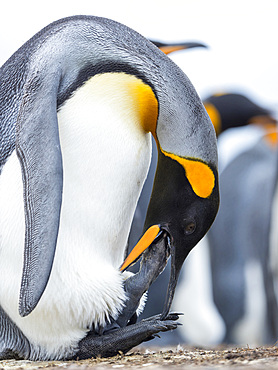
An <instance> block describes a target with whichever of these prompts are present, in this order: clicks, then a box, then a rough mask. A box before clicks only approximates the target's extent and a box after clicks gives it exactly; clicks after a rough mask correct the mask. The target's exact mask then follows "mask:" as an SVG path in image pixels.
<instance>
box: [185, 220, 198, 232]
mask: <svg viewBox="0 0 278 370" xmlns="http://www.w3.org/2000/svg"><path fill="white" fill-rule="evenodd" d="M195 229H196V224H195V222H193V221H190V222H189V223H188V224H187V225H186V226H185V229H184V233H185V234H186V235H190V234H192V233H194V231H195Z"/></svg>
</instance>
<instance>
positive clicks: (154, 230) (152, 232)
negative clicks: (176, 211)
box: [120, 225, 160, 271]
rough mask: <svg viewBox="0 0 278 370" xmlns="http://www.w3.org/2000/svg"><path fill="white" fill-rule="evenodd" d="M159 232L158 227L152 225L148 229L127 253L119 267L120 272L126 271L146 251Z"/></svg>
mask: <svg viewBox="0 0 278 370" xmlns="http://www.w3.org/2000/svg"><path fill="white" fill-rule="evenodd" d="M159 231H160V227H159V226H158V225H153V226H151V227H149V228H148V230H147V231H146V232H145V234H144V235H143V236H142V238H141V239H140V240H139V241H138V243H137V244H136V245H135V247H134V248H133V249H132V251H131V252H130V253H129V255H128V256H127V258H126V259H125V261H124V263H123V264H122V266H121V267H120V271H124V270H126V269H127V268H128V267H129V266H130V265H131V264H132V263H133V262H134V261H136V259H137V258H138V257H139V256H140V255H141V254H142V253H143V252H144V250H146V249H147V248H148V247H149V246H150V245H151V244H152V242H153V241H154V239H155V238H156V236H157V234H158V233H159Z"/></svg>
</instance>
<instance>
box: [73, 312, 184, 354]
mask: <svg viewBox="0 0 278 370" xmlns="http://www.w3.org/2000/svg"><path fill="white" fill-rule="evenodd" d="M178 318H179V314H177V313H171V314H169V315H168V316H167V318H166V319H165V320H160V315H156V316H153V317H150V318H147V319H144V320H142V321H140V322H138V323H136V324H133V325H128V326H126V327H124V328H119V329H114V330H111V331H110V332H107V333H106V334H104V335H101V336H99V335H96V334H95V333H92V332H90V333H89V334H88V335H87V337H85V338H83V339H82V340H81V341H80V342H79V350H78V352H77V353H76V355H75V356H74V358H73V359H75V360H77V359H79V360H85V359H87V358H91V357H95V358H96V357H111V356H116V355H117V354H119V353H126V352H128V351H129V350H130V349H131V348H133V347H135V346H137V345H139V344H140V343H142V342H146V341H148V340H151V339H153V338H154V337H155V335H156V334H157V333H159V332H161V331H168V330H173V329H176V328H177V326H178V325H181V324H180V323H178V322H177V320H178Z"/></svg>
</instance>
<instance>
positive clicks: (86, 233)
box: [57, 73, 151, 267]
mask: <svg viewBox="0 0 278 370" xmlns="http://www.w3.org/2000/svg"><path fill="white" fill-rule="evenodd" d="M115 77H116V76H113V74H110V73H109V74H104V75H97V76H94V77H92V78H91V79H90V80H88V81H87V82H86V83H85V84H84V85H82V86H81V87H80V88H79V89H78V90H76V91H75V92H74V94H73V95H72V96H71V98H70V99H69V100H67V101H66V102H65V103H64V104H63V105H62V107H61V108H60V110H59V112H58V124H59V134H60V143H61V149H62V156H63V176H64V188H63V201H62V210H61V221H60V231H59V238H58V245H57V248H59V241H61V242H62V240H63V239H64V238H65V239H66V240H67V241H69V235H70V242H71V244H72V246H73V249H74V248H75V247H74V245H75V244H77V245H78V248H79V246H80V245H81V244H82V248H83V249H84V255H86V252H88V253H89V254H91V253H93V255H94V259H95V260H96V261H97V260H99V259H100V258H104V259H105V261H106V262H108V261H109V260H110V263H112V264H113V265H114V266H115V267H119V266H120V264H121V262H122V260H123V253H124V249H125V247H126V243H127V239H128V234H129V230H130V227H131V222H132V218H133V214H134V211H135V208H136V204H137V201H138V197H139V195H140V192H141V190H142V186H143V183H144V181H145V178H146V175H147V172H148V168H149V164H150V157H151V141H150V134H147V133H146V131H145V129H144V127H143V125H142V114H141V112H139V111H138V108H137V107H138V106H137V105H136V100H135V99H134V96H132V95H131V94H129V93H128V91H127V89H126V84H125V83H123V81H122V80H119V78H115ZM66 236H67V237H66ZM66 244H68V242H67V243H66ZM67 248H68V246H67ZM85 249H88V250H90V251H88V250H87V251H86V252H85ZM97 257H98V258H97ZM88 258H89V256H88Z"/></svg>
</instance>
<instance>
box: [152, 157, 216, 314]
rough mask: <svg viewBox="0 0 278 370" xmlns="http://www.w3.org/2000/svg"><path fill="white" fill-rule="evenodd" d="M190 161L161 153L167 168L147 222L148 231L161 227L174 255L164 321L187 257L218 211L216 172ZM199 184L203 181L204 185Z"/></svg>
mask: <svg viewBox="0 0 278 370" xmlns="http://www.w3.org/2000/svg"><path fill="white" fill-rule="evenodd" d="M187 161H188V163H186V164H189V165H188V167H187V168H186V167H185V166H183V165H182V164H181V163H179V161H178V160H177V159H176V158H171V157H170V156H167V155H165V154H164V153H163V152H160V153H159V166H162V167H163V172H162V171H159V169H158V171H157V175H156V179H155V183H154V188H153V194H152V197H151V200H150V204H149V208H148V213H147V217H146V223H145V227H146V228H148V227H149V226H150V225H152V224H154V223H157V224H159V225H160V230H161V231H162V233H163V234H164V237H166V240H167V243H168V248H169V250H170V255H171V276H170V281H169V285H168V291H167V298H166V302H165V305H164V309H163V312H162V317H163V318H165V317H166V316H167V314H168V313H169V310H170V306H171V302H172V299H173V296H174V292H175V288H176V284H177V281H178V276H179V273H180V270H181V267H182V265H183V262H184V260H185V258H186V257H187V255H188V254H189V252H190V251H191V250H192V249H193V248H194V246H195V245H196V244H197V243H198V242H199V241H200V240H201V239H202V238H203V236H204V235H205V234H206V232H207V231H208V229H209V228H210V226H211V224H212V223H213V220H214V218H215V216H216V213H217V211H218V204H219V192H218V178H217V171H216V169H215V168H213V167H209V166H207V165H206V164H204V163H203V162H199V161H196V160H187V159H186V160H184V162H187ZM180 162H183V161H182V160H181V161H180ZM191 166H192V167H191ZM190 167H191V168H190ZM191 171H192V172H194V171H196V172H197V177H196V178H195V179H194V178H192V177H191V176H192V173H190V172H191ZM199 175H200V177H199V179H198V176H199ZM193 176H194V174H193ZM195 181H196V183H194V182H195ZM198 181H202V182H203V183H204V184H202V185H203V186H200V185H201V184H199V183H198ZM154 243H155V242H154Z"/></svg>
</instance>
